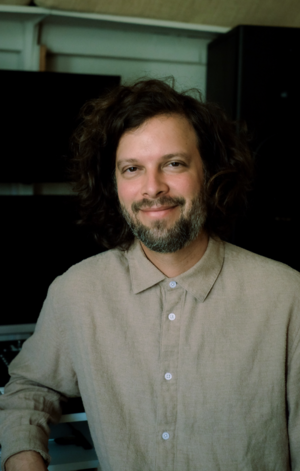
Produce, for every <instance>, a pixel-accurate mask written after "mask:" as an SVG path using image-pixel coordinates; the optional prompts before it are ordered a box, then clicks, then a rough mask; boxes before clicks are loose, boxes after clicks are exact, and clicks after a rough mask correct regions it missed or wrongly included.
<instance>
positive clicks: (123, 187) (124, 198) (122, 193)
mask: <svg viewBox="0 0 300 471" xmlns="http://www.w3.org/2000/svg"><path fill="white" fill-rule="evenodd" d="M117 188H118V196H119V200H120V202H121V203H123V204H124V205H125V206H128V205H130V204H131V203H132V202H133V201H134V200H135V198H136V192H137V188H136V185H134V183H133V182H128V181H119V182H118V181H117Z"/></svg>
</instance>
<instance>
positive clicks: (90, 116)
mask: <svg viewBox="0 0 300 471" xmlns="http://www.w3.org/2000/svg"><path fill="white" fill-rule="evenodd" d="M191 93H193V94H196V97H197V98H194V97H193V96H192V94H191ZM162 114H179V115H181V116H185V117H186V118H187V120H188V121H189V122H190V123H191V124H192V126H193V128H194V130H195V132H196V135H197V137H198V143H199V152H200V155H201V158H202V161H203V165H204V169H205V182H206V183H205V192H206V201H207V213H208V216H207V221H206V224H205V230H206V231H207V233H208V234H209V235H212V236H219V237H223V238H226V236H228V234H229V233H230V231H231V228H232V223H233V221H234V220H235V218H236V216H237V215H238V214H239V213H240V211H241V210H242V209H243V208H244V207H245V204H246V201H247V193H248V191H249V190H250V189H251V181H252V173H253V160H252V156H251V153H250V150H249V148H248V145H247V135H246V130H245V129H244V128H243V127H237V124H236V123H235V122H233V121H231V120H229V119H228V117H227V116H226V115H225V113H224V112H223V110H222V109H221V108H220V107H219V106H218V105H216V104H213V103H204V102H203V100H202V98H201V93H200V92H199V91H198V90H194V89H193V90H187V91H184V92H182V93H179V92H177V91H176V90H175V88H174V79H173V80H172V82H171V84H168V83H166V82H164V81H161V80H154V79H151V80H140V81H138V82H136V83H134V84H133V85H130V86H125V85H120V86H118V87H117V88H115V89H113V90H112V91H110V92H108V93H107V94H106V95H104V96H101V97H100V98H97V99H94V100H91V101H89V102H88V103H86V104H85V105H84V107H83V108H82V111H81V124H80V125H79V126H78V128H77V129H76V131H75V133H74V135H73V137H72V140H71V151H72V155H73V157H72V160H71V165H70V175H71V180H72V182H73V189H74V191H75V192H77V194H78V197H79V201H80V208H81V219H80V221H79V223H81V224H88V225H90V226H91V227H92V228H93V231H94V234H95V237H96V240H97V242H98V243H99V244H100V245H102V246H104V247H106V248H109V249H110V248H115V247H117V246H119V247H121V248H123V249H127V248H128V247H129V246H130V244H131V243H132V241H133V239H134V236H133V234H132V232H131V230H130V228H129V226H128V224H127V222H126V221H125V219H124V217H123V216H122V214H121V211H120V206H119V200H118V195H117V191H116V184H115V160H116V151H117V147H118V144H119V141H120V138H121V136H122V135H123V134H124V132H125V131H127V130H129V129H135V128H138V127H139V126H141V125H142V124H143V123H144V122H145V121H146V120H148V119H150V118H152V117H154V116H157V115H162Z"/></svg>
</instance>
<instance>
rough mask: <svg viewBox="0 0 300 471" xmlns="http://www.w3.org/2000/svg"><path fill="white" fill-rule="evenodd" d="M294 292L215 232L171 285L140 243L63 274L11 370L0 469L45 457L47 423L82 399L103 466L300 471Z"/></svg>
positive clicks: (293, 282) (1, 419) (291, 278)
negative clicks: (22, 458)
mask: <svg viewBox="0 0 300 471" xmlns="http://www.w3.org/2000/svg"><path fill="white" fill-rule="evenodd" d="M170 281H175V282H176V286H175V287H174V288H172V287H171V286H170ZM173 285H174V284H173ZM299 288H300V274H299V273H298V272H296V271H295V270H292V269H291V268H289V267H287V266H285V265H283V264H281V263H278V262H274V261H272V260H268V259H266V258H264V257H261V256H258V255H254V254H252V253H250V252H248V251H246V250H243V249H241V248H238V247H235V246H233V245H231V244H229V243H224V242H222V241H220V240H216V239H212V238H211V239H210V241H209V244H208V248H207V250H206V252H205V254H204V256H203V257H202V259H201V260H200V261H199V262H198V263H197V264H196V265H194V266H193V267H192V268H191V269H190V270H188V271H187V272H185V273H183V274H181V275H179V276H177V277H175V278H173V279H169V278H167V277H166V276H165V275H163V274H162V273H161V272H160V271H159V270H158V269H157V268H156V267H155V266H154V265H153V264H152V263H151V262H150V261H149V260H148V259H147V258H146V257H145V255H144V252H143V251H142V249H141V246H140V244H139V242H137V241H136V242H135V243H134V244H133V246H132V247H131V248H130V249H129V251H128V252H122V251H120V250H118V249H115V250H111V251H108V252H105V253H102V254H100V255H96V256H94V257H92V258H90V259H87V260H85V261H83V262H81V263H79V264H77V265H75V266H73V267H72V268H70V269H69V270H68V271H67V272H66V273H65V274H64V275H62V276H60V277H58V278H57V279H56V280H55V281H54V283H53V284H52V285H51V287H50V289H49V292H48V296H47V298H46V300H45V303H44V306H43V309H42V311H41V314H40V317H39V320H38V323H37V326H36V331H35V333H34V335H33V336H32V337H31V338H30V339H28V340H27V341H26V342H25V343H24V346H23V349H22V351H21V353H20V354H19V355H18V356H17V357H16V358H15V360H14V361H13V362H12V364H11V367H10V374H11V376H12V378H11V381H10V382H9V384H8V385H7V386H6V388H5V394H4V395H3V396H2V397H1V398H0V409H1V412H0V424H1V426H0V429H1V435H0V441H1V443H2V459H3V462H4V461H5V460H6V459H7V458H8V457H9V456H11V455H12V454H14V453H17V452H18V451H21V450H27V449H33V450H36V451H38V452H40V453H41V454H42V456H43V457H44V458H45V459H46V460H47V461H49V460H50V457H49V455H48V452H47V434H48V423H49V421H50V422H57V421H58V420H59V417H60V406H59V402H60V400H61V399H65V398H68V397H76V396H79V395H81V396H82V399H83V403H84V406H85V410H86V414H87V419H88V422H89V426H90V430H91V434H92V437H93V441H94V445H95V449H96V452H97V455H98V458H99V462H100V465H101V469H102V470H103V471H219V470H220V471H289V470H293V471H300V402H299V398H300V394H299V379H300V346H299V339H300V294H299V293H300V289H299ZM169 314H174V315H175V318H174V316H171V318H170V317H169ZM172 319H173V320H172ZM166 373H170V374H169V375H166ZM165 375H166V376H165ZM165 433H167V435H164V437H165V438H166V437H168V438H167V439H164V438H163V434H165Z"/></svg>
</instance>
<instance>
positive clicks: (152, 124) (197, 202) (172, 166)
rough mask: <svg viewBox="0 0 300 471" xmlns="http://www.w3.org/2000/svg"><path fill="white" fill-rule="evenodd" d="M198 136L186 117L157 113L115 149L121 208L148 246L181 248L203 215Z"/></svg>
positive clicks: (197, 229)
mask: <svg viewBox="0 0 300 471" xmlns="http://www.w3.org/2000/svg"><path fill="white" fill-rule="evenodd" d="M197 144H198V143H197V136H196V133H195V131H194V129H193V127H192V125H191V124H190V123H189V122H188V120H187V119H186V118H185V117H182V116H180V115H160V116H155V117H154V118H151V119H149V120H147V121H146V122H145V123H144V124H142V125H141V126H140V127H139V128H137V129H134V130H130V131H127V132H125V134H123V136H122V137H121V139H120V142H119V145H118V148H117V152H116V181H117V189H118V196H119V200H120V205H121V210H122V213H123V216H124V218H125V219H126V221H127V222H128V224H129V226H130V227H131V229H132V231H133V233H134V235H135V236H136V237H137V238H138V239H140V240H141V242H142V243H143V244H144V245H145V246H146V247H148V248H149V249H150V250H154V251H156V252H161V253H170V252H176V251H177V250H180V249H181V248H183V247H184V246H186V245H188V244H189V243H190V242H192V241H193V240H195V239H196V238H197V236H198V235H199V233H200V231H201V229H202V227H203V225H204V223H205V219H206V205H205V200H204V191H203V184H204V171H203V164H202V160H201V157H200V154H199V150H198V146H197Z"/></svg>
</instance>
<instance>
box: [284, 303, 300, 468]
mask: <svg viewBox="0 0 300 471" xmlns="http://www.w3.org/2000/svg"><path fill="white" fill-rule="evenodd" d="M299 324H300V303H299V302H297V303H296V307H295V309H294V312H293V316H292V319H291V323H290V326H289V331H290V335H289V336H288V338H289V339H290V340H289V345H288V362H287V416H288V434H289V444H290V460H291V469H292V470H293V471H300V325H299Z"/></svg>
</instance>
